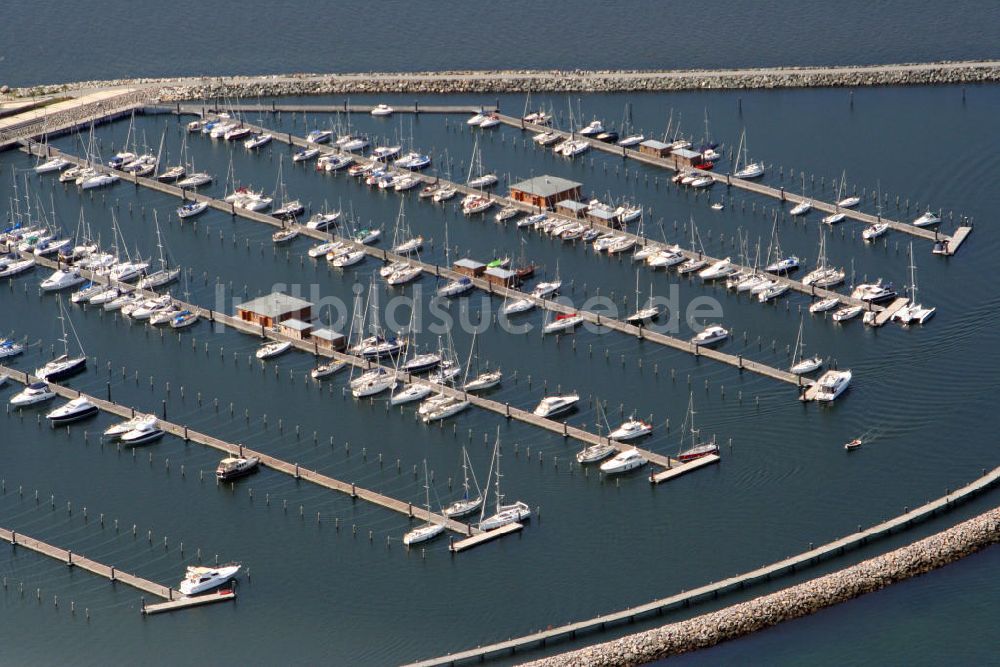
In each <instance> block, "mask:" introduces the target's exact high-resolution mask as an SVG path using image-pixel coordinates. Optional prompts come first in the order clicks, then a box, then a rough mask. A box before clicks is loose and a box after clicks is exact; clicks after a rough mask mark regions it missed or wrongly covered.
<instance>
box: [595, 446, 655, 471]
mask: <svg viewBox="0 0 1000 667" xmlns="http://www.w3.org/2000/svg"><path fill="white" fill-rule="evenodd" d="M647 463H649V459H647V458H646V457H645V456H643V455H642V454H640V453H639V451H638V450H637V449H635V448H633V449H627V450H625V451H624V452H619V453H618V454H617V455H615V457H614V458H613V459H611V460H610V461H605V462H604V463H602V464H601V472H603V473H604V474H606V475H618V474H621V473H624V472H628V471H630V470H635V469H636V468H641V467H642V466H644V465H646V464H647Z"/></svg>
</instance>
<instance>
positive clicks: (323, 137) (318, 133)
mask: <svg viewBox="0 0 1000 667" xmlns="http://www.w3.org/2000/svg"><path fill="white" fill-rule="evenodd" d="M331 137H333V132H331V131H330V130H313V131H312V132H310V133H309V134H307V135H306V141H307V142H309V143H310V144H325V143H329V141H330V138H331Z"/></svg>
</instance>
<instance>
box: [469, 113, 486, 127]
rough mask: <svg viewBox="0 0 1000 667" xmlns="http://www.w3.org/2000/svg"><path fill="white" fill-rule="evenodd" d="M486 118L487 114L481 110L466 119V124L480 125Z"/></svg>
mask: <svg viewBox="0 0 1000 667" xmlns="http://www.w3.org/2000/svg"><path fill="white" fill-rule="evenodd" d="M484 120H486V114H485V113H483V112H479V113H477V114H474V115H473V116H472V117H471V118H468V119H466V121H465V124H466V125H474V126H476V127H479V124H480V123H482V122H483V121H484Z"/></svg>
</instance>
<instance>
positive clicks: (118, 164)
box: [108, 151, 139, 169]
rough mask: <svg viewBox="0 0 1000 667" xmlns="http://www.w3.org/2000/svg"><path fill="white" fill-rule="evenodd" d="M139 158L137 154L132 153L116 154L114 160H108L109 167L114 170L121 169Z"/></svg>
mask: <svg viewBox="0 0 1000 667" xmlns="http://www.w3.org/2000/svg"><path fill="white" fill-rule="evenodd" d="M137 157H139V156H138V155H136V154H135V153H132V152H131V151H122V152H120V153H116V154H115V156H114V157H113V158H111V159H110V160H108V166H109V167H111V168H112V169H121V168H122V167H124V166H125V165H126V164H127V163H129V162H131V161H132V160H134V159H136V158H137Z"/></svg>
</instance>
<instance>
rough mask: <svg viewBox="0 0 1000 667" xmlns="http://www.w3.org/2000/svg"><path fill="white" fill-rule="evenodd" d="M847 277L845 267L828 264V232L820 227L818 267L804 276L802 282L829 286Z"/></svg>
mask: <svg viewBox="0 0 1000 667" xmlns="http://www.w3.org/2000/svg"><path fill="white" fill-rule="evenodd" d="M846 277H847V274H846V273H845V272H844V270H843V269H838V268H835V267H832V266H830V265H828V264H827V259H826V234H825V233H824V231H823V230H822V229H820V232H819V254H818V255H817V257H816V268H815V269H813V270H812V271H810V272H809V273H807V274H806V275H805V276H803V277H802V284H803V285H815V286H816V287H824V288H829V287H834V286H835V285H839V284H840V283H842V282H844V278H846Z"/></svg>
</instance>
